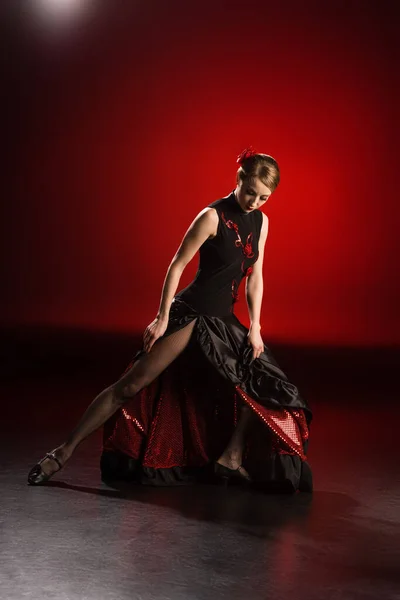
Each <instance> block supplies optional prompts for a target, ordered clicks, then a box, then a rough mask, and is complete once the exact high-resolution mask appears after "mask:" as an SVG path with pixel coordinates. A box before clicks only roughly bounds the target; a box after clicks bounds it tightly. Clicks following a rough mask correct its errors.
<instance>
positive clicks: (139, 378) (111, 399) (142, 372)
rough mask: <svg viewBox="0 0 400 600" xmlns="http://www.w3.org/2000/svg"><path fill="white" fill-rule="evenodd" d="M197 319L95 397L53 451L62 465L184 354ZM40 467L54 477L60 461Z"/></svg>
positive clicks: (161, 342) (49, 461) (162, 340)
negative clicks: (127, 402) (78, 447)
mask: <svg viewBox="0 0 400 600" xmlns="http://www.w3.org/2000/svg"><path fill="white" fill-rule="evenodd" d="M196 320H197V319H193V320H192V321H190V323H188V324H187V325H186V326H185V327H183V328H182V329H179V330H178V331H175V332H174V333H171V334H170V335H169V336H167V337H166V338H160V339H159V340H156V342H155V343H154V344H153V346H152V348H151V350H150V352H148V353H147V354H144V355H143V356H141V357H140V358H138V359H137V360H136V361H135V363H134V364H133V365H132V367H131V368H130V369H129V371H127V372H126V373H125V374H124V375H123V376H122V377H121V378H120V379H119V380H118V381H117V382H116V383H114V384H112V385H110V386H109V387H107V388H106V389H104V390H103V391H102V392H100V394H99V395H98V396H96V398H95V399H94V400H93V401H92V403H91V404H90V405H89V406H88V408H87V409H86V411H85V412H84V414H83V416H82V417H81V419H80V421H79V422H78V424H77V425H76V426H75V428H74V429H73V430H72V431H71V432H70V434H69V435H68V437H67V439H66V441H65V442H64V443H63V444H61V445H60V446H58V447H57V448H55V449H54V450H53V452H54V453H55V456H56V457H57V458H58V460H59V461H60V462H61V464H62V465H64V464H65V462H66V461H67V460H68V459H69V458H70V456H71V455H72V453H73V452H74V450H75V448H76V447H77V446H78V445H79V444H80V443H81V442H82V441H83V440H84V439H85V438H87V436H88V435H90V434H91V433H92V432H94V431H95V430H96V429H98V428H99V427H100V426H101V425H103V423H104V422H105V421H106V420H107V419H109V418H110V417H111V415H113V414H114V413H115V411H116V410H118V409H119V408H121V406H123V404H124V403H125V402H126V401H127V400H130V399H132V397H133V396H135V394H137V393H138V392H139V391H140V390H141V389H142V388H144V387H145V386H146V385H149V384H150V383H151V382H152V381H153V380H154V379H155V378H156V377H157V376H158V375H159V374H160V373H161V372H162V371H163V370H164V369H166V368H167V366H168V365H169V364H170V363H171V362H172V361H173V360H175V358H177V356H178V355H179V354H180V353H181V352H183V350H184V349H185V348H186V346H187V344H188V343H189V340H190V336H191V334H192V331H193V328H194V325H195V322H196ZM40 467H41V469H42V471H43V472H44V473H45V474H46V475H52V474H53V473H54V472H56V471H57V470H58V469H59V466H58V464H57V462H56V461H55V460H53V459H51V458H45V459H44V460H43V461H42V462H41V464H40Z"/></svg>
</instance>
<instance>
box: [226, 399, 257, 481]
mask: <svg viewBox="0 0 400 600" xmlns="http://www.w3.org/2000/svg"><path fill="white" fill-rule="evenodd" d="M253 419H254V414H253V411H252V410H251V408H250V407H249V406H247V404H244V405H243V406H242V408H241V413H240V417H239V421H238V423H237V425H236V427H235V430H234V432H233V434H232V437H231V439H230V440H229V443H228V445H227V446H226V448H225V450H224V451H223V453H222V454H221V456H220V457H219V459H218V460H217V462H219V463H220V464H221V465H224V466H225V467H228V469H237V468H238V467H239V466H240V465H241V464H242V459H243V449H244V443H245V439H246V435H247V432H248V429H249V426H250V424H251V423H252V421H253ZM242 470H243V471H244V469H243V467H242Z"/></svg>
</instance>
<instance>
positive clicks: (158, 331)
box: [143, 317, 168, 352]
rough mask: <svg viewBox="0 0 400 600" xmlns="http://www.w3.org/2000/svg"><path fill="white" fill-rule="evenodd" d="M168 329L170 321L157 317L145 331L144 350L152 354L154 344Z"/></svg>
mask: <svg viewBox="0 0 400 600" xmlns="http://www.w3.org/2000/svg"><path fill="white" fill-rule="evenodd" d="M167 327H168V319H163V318H161V317H156V318H155V319H154V320H153V321H152V322H151V323H150V324H149V325H148V326H147V327H146V329H145V330H144V334H143V348H144V350H145V352H150V350H151V348H152V346H153V344H154V342H155V341H156V340H158V338H160V337H162V336H163V335H164V333H165V331H166V329H167Z"/></svg>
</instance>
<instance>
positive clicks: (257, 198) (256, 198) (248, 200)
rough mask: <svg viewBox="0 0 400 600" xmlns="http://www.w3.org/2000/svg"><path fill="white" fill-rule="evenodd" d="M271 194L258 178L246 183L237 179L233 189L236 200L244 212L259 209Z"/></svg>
mask: <svg viewBox="0 0 400 600" xmlns="http://www.w3.org/2000/svg"><path fill="white" fill-rule="evenodd" d="M271 194H272V192H271V190H270V189H269V188H267V186H266V185H264V184H263V182H262V181H260V179H258V177H256V178H254V179H248V180H247V181H242V180H241V179H239V181H238V184H237V187H236V189H235V195H236V199H237V201H238V203H239V205H240V206H241V208H242V209H243V210H245V211H246V212H252V211H253V210H256V209H257V208H261V207H262V206H263V205H264V204H265V203H266V201H267V200H268V198H269V197H270V195H271Z"/></svg>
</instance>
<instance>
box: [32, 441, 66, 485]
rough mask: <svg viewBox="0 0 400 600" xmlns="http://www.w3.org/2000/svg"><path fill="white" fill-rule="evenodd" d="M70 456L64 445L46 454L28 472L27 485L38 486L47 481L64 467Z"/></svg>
mask: <svg viewBox="0 0 400 600" xmlns="http://www.w3.org/2000/svg"><path fill="white" fill-rule="evenodd" d="M70 456H71V452H68V450H67V449H66V448H65V446H64V445H61V446H58V447H57V448H54V450H52V451H51V452H47V454H45V456H44V457H43V458H42V459H41V460H40V461H39V462H38V463H36V465H35V466H34V467H32V469H31V470H30V471H29V474H28V483H29V484H30V485H40V484H41V483H44V482H45V481H48V480H49V479H50V477H52V476H53V475H54V474H55V473H57V471H60V470H61V469H62V468H63V467H64V465H65V463H66V462H67V460H68V459H69V457H70Z"/></svg>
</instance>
